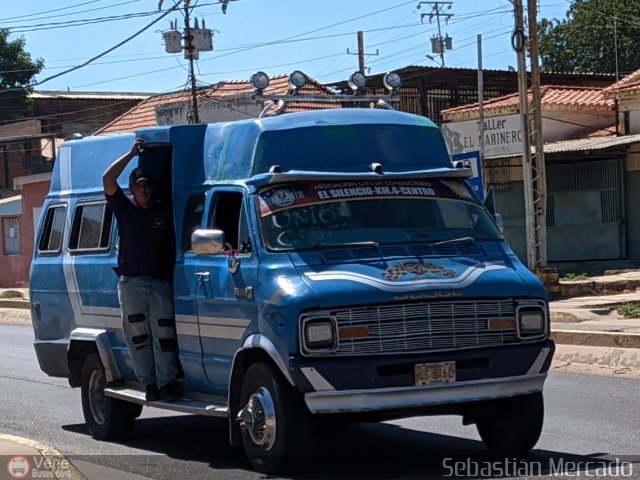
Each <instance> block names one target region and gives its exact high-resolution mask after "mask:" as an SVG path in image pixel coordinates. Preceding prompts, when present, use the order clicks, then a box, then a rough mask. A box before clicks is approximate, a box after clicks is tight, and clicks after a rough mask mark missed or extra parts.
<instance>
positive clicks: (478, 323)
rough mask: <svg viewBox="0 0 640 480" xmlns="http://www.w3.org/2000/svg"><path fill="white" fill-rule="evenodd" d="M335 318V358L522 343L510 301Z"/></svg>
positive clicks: (363, 311)
mask: <svg viewBox="0 0 640 480" xmlns="http://www.w3.org/2000/svg"><path fill="white" fill-rule="evenodd" d="M332 315H334V316H335V317H336V319H337V322H338V332H339V337H340V338H339V342H338V350H337V352H335V353H334V355H335V354H337V355H368V354H376V353H377V354H380V353H413V352H429V351H435V350H456V349H462V348H474V347H487V346H497V345H506V344H513V343H516V342H518V338H517V333H516V317H515V315H516V314H515V302H514V301H513V300H511V299H502V300H493V301H485V300H482V301H452V302H419V303H402V304H393V305H382V306H376V307H360V308H350V309H345V310H338V311H334V312H332ZM353 332H356V333H355V334H354V333H353ZM351 337H356V338H351Z"/></svg>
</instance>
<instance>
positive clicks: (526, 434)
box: [476, 393, 544, 456]
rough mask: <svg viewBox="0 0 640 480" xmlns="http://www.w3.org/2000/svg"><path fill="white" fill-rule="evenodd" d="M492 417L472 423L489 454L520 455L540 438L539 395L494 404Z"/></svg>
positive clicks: (542, 407) (540, 396)
mask: <svg viewBox="0 0 640 480" xmlns="http://www.w3.org/2000/svg"><path fill="white" fill-rule="evenodd" d="M492 407H495V408H492V413H491V414H488V415H483V416H481V417H479V418H478V420H477V421H476V427H477V429H478V433H479V434H480V438H482V441H483V442H484V444H485V445H486V446H487V448H488V449H489V450H491V451H492V452H493V453H496V454H499V455H506V456H509V455H522V454H525V453H527V452H528V451H529V450H531V449H532V448H533V447H534V446H535V444H536V443H537V442H538V439H539V438H540V434H541V433H542V425H543V423H544V399H543V397H542V393H534V394H530V395H522V396H518V397H512V398H507V399H504V400H498V401H496V402H495V403H494V404H493V405H492Z"/></svg>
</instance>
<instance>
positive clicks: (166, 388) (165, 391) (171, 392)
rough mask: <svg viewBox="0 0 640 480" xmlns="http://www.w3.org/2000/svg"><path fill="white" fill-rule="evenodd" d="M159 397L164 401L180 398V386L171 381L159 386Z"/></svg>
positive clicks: (173, 400)
mask: <svg viewBox="0 0 640 480" xmlns="http://www.w3.org/2000/svg"><path fill="white" fill-rule="evenodd" d="M160 398H162V400H164V401H165V402H175V401H177V400H179V399H180V386H179V385H178V383H177V382H171V383H168V384H166V385H163V386H162V387H160Z"/></svg>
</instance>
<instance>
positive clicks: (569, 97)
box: [442, 85, 613, 120]
mask: <svg viewBox="0 0 640 480" xmlns="http://www.w3.org/2000/svg"><path fill="white" fill-rule="evenodd" d="M540 95H541V97H542V108H544V109H545V110H589V111H594V110H595V111H606V112H609V111H612V110H613V100H610V99H608V98H607V97H606V96H605V95H604V93H603V90H602V89H601V88H595V87H569V86H556V85H545V86H543V87H541V88H540ZM528 97H529V101H531V100H532V94H531V92H529V94H528ZM479 108H480V107H479V104H478V103H473V104H469V105H462V106H460V107H454V108H447V109H446V110H442V118H443V119H444V120H453V119H459V118H460V117H471V116H473V115H474V114H475V113H476V112H478V110H479ZM519 109H520V97H519V94H517V93H513V94H511V95H505V96H503V97H499V98H494V99H491V100H488V101H486V102H484V104H483V110H484V112H485V113H493V114H496V113H498V112H499V111H501V110H502V111H504V113H516V112H518V111H519Z"/></svg>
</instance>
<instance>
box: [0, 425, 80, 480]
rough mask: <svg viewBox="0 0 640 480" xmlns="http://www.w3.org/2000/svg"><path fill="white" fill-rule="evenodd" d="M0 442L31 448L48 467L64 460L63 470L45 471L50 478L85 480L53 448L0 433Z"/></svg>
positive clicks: (68, 461) (49, 469) (69, 462)
mask: <svg viewBox="0 0 640 480" xmlns="http://www.w3.org/2000/svg"><path fill="white" fill-rule="evenodd" d="M0 441H6V442H10V443H15V444H18V445H23V446H26V447H30V448H32V449H34V450H35V451H36V452H37V453H39V454H40V455H41V456H42V457H43V458H44V461H45V462H46V463H47V464H48V465H52V466H55V465H57V464H59V463H60V462H61V461H63V460H65V461H66V462H67V465H66V466H65V468H64V469H63V470H56V469H51V468H47V470H48V471H49V473H50V474H51V477H50V478H56V479H58V480H62V479H65V480H85V478H86V477H85V476H84V475H82V473H80V471H79V470H78V469H77V468H76V467H75V466H74V465H73V463H71V461H70V460H67V459H66V457H65V456H64V455H63V454H62V453H60V452H59V451H58V450H56V449H55V448H53V447H50V446H48V445H44V444H42V443H40V442H36V441H35V440H31V439H29V438H24V437H18V436H15V435H6V434H2V433H0Z"/></svg>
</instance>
